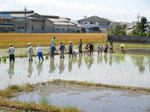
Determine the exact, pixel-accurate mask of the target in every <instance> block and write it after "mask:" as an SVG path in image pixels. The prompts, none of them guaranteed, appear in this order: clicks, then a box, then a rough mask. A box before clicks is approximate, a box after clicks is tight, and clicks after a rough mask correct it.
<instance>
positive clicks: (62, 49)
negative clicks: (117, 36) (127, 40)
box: [9, 37, 114, 62]
mask: <svg viewBox="0 0 150 112" xmlns="http://www.w3.org/2000/svg"><path fill="white" fill-rule="evenodd" d="M55 43H56V40H55V37H53V39H52V41H51V44H50V48H49V54H50V56H51V57H52V58H54V56H55V55H56V54H59V55H60V58H61V59H63V58H64V54H65V53H67V54H69V57H73V56H77V55H82V54H84V55H93V52H94V44H93V43H92V42H90V43H88V44H86V45H85V48H83V45H82V39H80V42H79V46H78V48H77V49H76V48H75V49H74V45H73V43H72V42H71V41H70V42H69V45H68V49H66V46H65V45H64V44H63V43H62V42H60V45H59V47H58V48H56V44H55ZM109 48H110V53H114V51H113V42H110V47H109V46H108V44H106V45H105V46H104V45H103V44H97V52H98V55H100V54H101V53H103V52H104V53H107V52H108V49H109ZM36 53H37V56H38V59H39V60H44V57H43V47H42V46H41V45H40V43H39V44H38V45H37V48H36ZM26 54H28V57H29V61H33V56H34V55H35V53H34V50H33V47H32V45H31V43H28V50H27V52H26ZM9 59H10V62H14V61H15V48H14V47H13V45H12V44H10V47H9Z"/></svg>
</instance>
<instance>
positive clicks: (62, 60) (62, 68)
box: [59, 59, 65, 74]
mask: <svg viewBox="0 0 150 112" xmlns="http://www.w3.org/2000/svg"><path fill="white" fill-rule="evenodd" d="M64 70H65V64H64V59H60V60H59V73H60V74H61V73H63V71H64Z"/></svg>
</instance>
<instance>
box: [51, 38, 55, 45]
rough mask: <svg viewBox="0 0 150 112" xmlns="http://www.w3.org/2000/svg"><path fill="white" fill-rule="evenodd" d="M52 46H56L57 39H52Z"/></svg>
mask: <svg viewBox="0 0 150 112" xmlns="http://www.w3.org/2000/svg"><path fill="white" fill-rule="evenodd" d="M52 45H54V46H55V37H53V39H52Z"/></svg>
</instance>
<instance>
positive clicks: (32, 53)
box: [28, 43, 34, 62]
mask: <svg viewBox="0 0 150 112" xmlns="http://www.w3.org/2000/svg"><path fill="white" fill-rule="evenodd" d="M28 55H29V62H30V61H33V55H34V52H33V48H32V45H31V43H28Z"/></svg>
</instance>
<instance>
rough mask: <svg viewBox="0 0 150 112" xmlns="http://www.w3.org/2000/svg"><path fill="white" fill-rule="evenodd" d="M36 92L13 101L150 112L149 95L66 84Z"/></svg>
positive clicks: (95, 111)
mask: <svg viewBox="0 0 150 112" xmlns="http://www.w3.org/2000/svg"><path fill="white" fill-rule="evenodd" d="M36 89H37V91H35V92H31V93H24V94H21V95H19V96H18V97H16V98H12V99H11V101H14V100H17V101H25V102H29V103H30V102H34V103H37V104H43V103H45V104H47V105H55V106H60V107H76V108H78V109H80V110H83V111H85V112H150V93H147V92H141V91H140V92H137V91H131V90H121V89H110V88H104V87H90V86H84V85H71V84H62V83H61V84H51V85H44V86H38V87H36Z"/></svg>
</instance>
